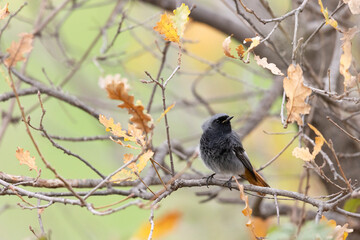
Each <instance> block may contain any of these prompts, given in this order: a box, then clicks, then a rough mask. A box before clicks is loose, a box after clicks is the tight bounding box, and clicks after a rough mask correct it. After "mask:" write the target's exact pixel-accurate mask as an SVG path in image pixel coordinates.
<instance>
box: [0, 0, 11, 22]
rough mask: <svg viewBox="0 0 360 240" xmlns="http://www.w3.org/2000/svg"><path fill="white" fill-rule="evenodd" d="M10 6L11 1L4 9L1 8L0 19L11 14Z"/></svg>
mask: <svg viewBox="0 0 360 240" xmlns="http://www.w3.org/2000/svg"><path fill="white" fill-rule="evenodd" d="M8 7H9V3H6V4H5V6H4V7H3V8H2V9H0V19H4V18H6V17H7V16H9V14H10V12H9V9H8Z"/></svg>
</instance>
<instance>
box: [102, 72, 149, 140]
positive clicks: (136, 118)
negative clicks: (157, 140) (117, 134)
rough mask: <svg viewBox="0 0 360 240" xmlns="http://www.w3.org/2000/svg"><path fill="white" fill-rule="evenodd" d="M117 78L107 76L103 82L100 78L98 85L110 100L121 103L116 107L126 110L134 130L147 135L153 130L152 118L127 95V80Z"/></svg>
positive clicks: (132, 97) (117, 76)
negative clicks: (103, 89)
mask: <svg viewBox="0 0 360 240" xmlns="http://www.w3.org/2000/svg"><path fill="white" fill-rule="evenodd" d="M119 76H120V75H115V76H111V75H108V76H107V77H106V78H105V80H103V79H102V78H100V81H99V84H100V86H102V87H104V88H105V89H106V91H107V93H108V97H109V98H110V99H114V100H120V101H122V102H123V103H122V104H120V105H118V107H119V108H125V109H127V110H128V113H129V114H131V115H132V117H131V118H130V121H131V122H132V123H133V124H134V125H135V127H136V128H138V129H140V130H142V131H144V132H146V133H149V132H150V131H151V130H152V128H153V124H152V117H151V116H150V115H149V114H147V113H146V112H145V111H146V110H145V107H144V106H143V105H141V104H135V103H134V96H132V95H129V93H128V91H129V85H128V84H127V79H126V78H120V77H119ZM138 103H139V102H138ZM140 103H141V102H140Z"/></svg>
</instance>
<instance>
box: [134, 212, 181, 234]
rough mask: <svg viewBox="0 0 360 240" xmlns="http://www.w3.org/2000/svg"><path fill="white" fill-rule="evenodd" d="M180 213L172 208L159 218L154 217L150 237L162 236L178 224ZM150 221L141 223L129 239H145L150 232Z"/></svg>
mask: <svg viewBox="0 0 360 240" xmlns="http://www.w3.org/2000/svg"><path fill="white" fill-rule="evenodd" d="M181 216H182V213H181V212H179V211H177V210H174V211H171V212H169V213H167V214H165V215H163V216H161V217H160V218H158V219H157V218H155V221H154V226H155V227H154V231H153V235H152V239H158V238H161V237H164V236H165V235H167V234H169V233H170V232H171V231H173V230H174V229H175V227H177V226H178V225H179V222H180V219H181ZM150 229H151V226H150V223H145V224H143V225H142V226H141V227H140V228H139V230H138V232H137V233H136V234H135V235H134V236H133V237H132V238H131V240H138V239H139V240H140V239H141V240H143V239H147V238H148V236H149V233H150Z"/></svg>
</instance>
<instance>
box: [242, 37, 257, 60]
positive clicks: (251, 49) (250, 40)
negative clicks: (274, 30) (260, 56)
mask: <svg viewBox="0 0 360 240" xmlns="http://www.w3.org/2000/svg"><path fill="white" fill-rule="evenodd" d="M245 42H251V44H250V47H249V48H248V49H247V50H246V51H245V52H244V53H243V57H244V56H245V55H246V54H247V53H249V52H252V51H253V50H254V48H255V47H256V46H258V45H259V44H260V37H259V36H256V37H253V38H245V40H244V43H245Z"/></svg>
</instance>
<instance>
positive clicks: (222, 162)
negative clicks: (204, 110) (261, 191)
mask: <svg viewBox="0 0 360 240" xmlns="http://www.w3.org/2000/svg"><path fill="white" fill-rule="evenodd" d="M232 118H233V117H229V116H228V115H227V114H224V113H219V114H215V115H214V116H212V117H211V118H210V119H208V120H207V121H206V122H205V123H204V124H203V125H202V130H203V134H202V136H201V139H200V155H201V158H202V159H203V161H204V163H205V165H206V166H207V167H208V168H210V169H211V170H213V171H214V172H215V173H214V174H212V175H210V176H209V177H208V178H207V180H206V182H207V183H208V182H209V181H210V179H212V178H213V177H214V175H215V174H217V173H221V174H227V175H231V176H237V175H238V176H240V177H242V178H244V179H246V180H247V181H248V182H249V183H251V184H253V185H257V186H262V187H269V185H268V184H267V183H266V182H265V180H264V179H263V178H262V177H261V176H260V175H259V174H258V173H257V172H256V171H255V170H254V169H253V167H252V165H251V163H250V161H249V157H248V156H247V154H246V152H245V150H244V148H243V146H242V144H241V141H240V137H239V135H238V134H237V133H236V132H234V131H232V130H231V124H230V120H231V119H232ZM225 184H227V186H228V187H229V188H230V189H231V178H230V179H229V181H227V182H226V183H225Z"/></svg>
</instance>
